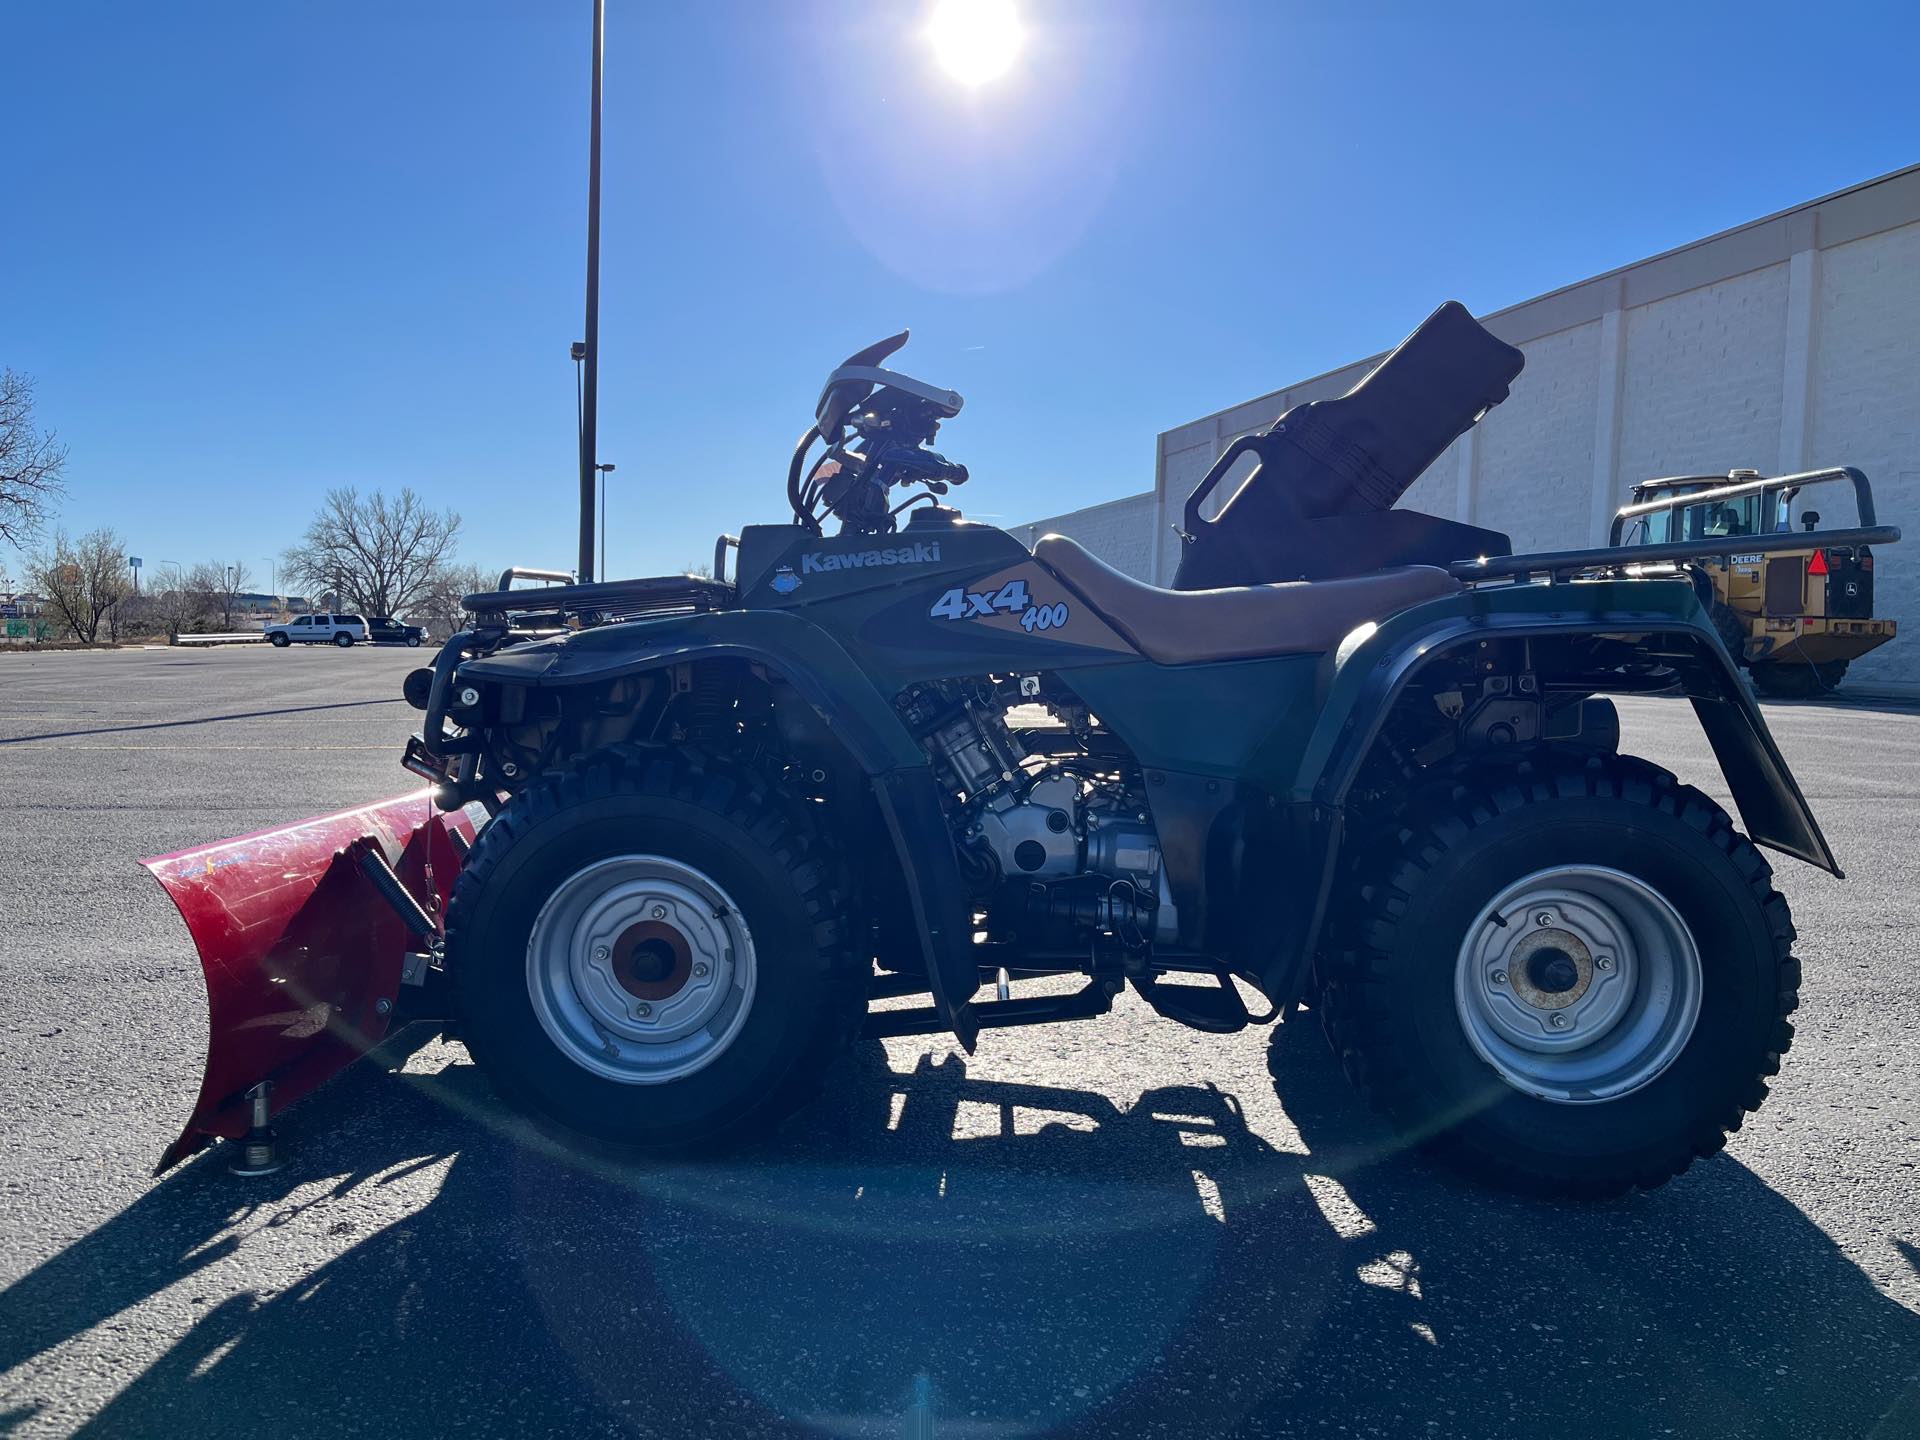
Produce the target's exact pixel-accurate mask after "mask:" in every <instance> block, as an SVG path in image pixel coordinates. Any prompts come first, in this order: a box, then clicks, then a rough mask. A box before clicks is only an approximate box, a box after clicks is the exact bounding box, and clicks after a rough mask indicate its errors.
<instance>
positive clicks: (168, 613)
mask: <svg viewBox="0 0 1920 1440" xmlns="http://www.w3.org/2000/svg"><path fill="white" fill-rule="evenodd" d="M147 601H148V606H149V610H150V613H151V614H152V615H153V618H154V619H155V620H157V621H159V622H160V624H161V625H163V626H165V627H166V632H167V635H168V637H169V638H172V637H174V636H178V635H187V634H191V633H192V632H193V631H195V630H197V629H200V628H201V627H202V623H203V621H204V620H205V618H206V615H207V609H208V605H207V596H206V595H205V593H204V592H202V591H201V590H200V589H198V588H197V587H196V586H194V585H192V584H191V583H189V582H188V581H186V580H184V579H183V580H178V581H175V582H173V583H172V584H169V585H164V586H162V587H161V588H160V589H158V590H149V591H148V592H147Z"/></svg>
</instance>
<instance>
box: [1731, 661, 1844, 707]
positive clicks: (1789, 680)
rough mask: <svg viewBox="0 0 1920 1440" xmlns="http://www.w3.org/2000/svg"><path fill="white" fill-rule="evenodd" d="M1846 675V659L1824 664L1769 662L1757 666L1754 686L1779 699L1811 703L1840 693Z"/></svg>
mask: <svg viewBox="0 0 1920 1440" xmlns="http://www.w3.org/2000/svg"><path fill="white" fill-rule="evenodd" d="M1846 673H1847V662H1846V661H1844V660H1829V661H1827V663H1826V664H1824V665H1814V664H1810V663H1809V662H1807V661H1805V660H1767V661H1764V662H1762V663H1761V664H1758V665H1755V666H1754V667H1753V687H1754V689H1756V690H1758V691H1759V692H1760V693H1761V694H1762V695H1770V696H1772V697H1774V698H1775V699H1777V700H1810V699H1812V698H1813V697H1814V696H1816V695H1825V694H1827V693H1828V692H1829V691H1833V690H1838V689H1839V688H1840V681H1841V680H1842V679H1844V678H1845V676H1846Z"/></svg>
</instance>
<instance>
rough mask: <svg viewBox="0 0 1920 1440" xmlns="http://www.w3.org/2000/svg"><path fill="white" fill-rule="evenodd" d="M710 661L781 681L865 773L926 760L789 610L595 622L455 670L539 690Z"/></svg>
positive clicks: (863, 679) (857, 673) (827, 643)
mask: <svg viewBox="0 0 1920 1440" xmlns="http://www.w3.org/2000/svg"><path fill="white" fill-rule="evenodd" d="M709 659H737V660H750V661H754V662H756V663H758V664H760V665H763V666H765V667H766V668H767V669H768V670H771V671H773V672H774V673H775V674H777V675H779V676H780V677H781V678H782V679H783V680H786V681H787V682H788V683H790V684H791V685H792V686H793V687H794V688H795V689H796V690H798V691H799V692H800V693H801V694H802V695H803V696H805V697H806V700H807V703H808V704H810V705H811V706H813V708H814V710H815V711H817V712H818V713H819V715H820V718H821V719H822V720H823V721H825V722H826V724H827V726H828V728H829V729H831V730H832V731H833V733H834V734H835V735H837V736H838V737H839V738H840V741H841V743H842V744H844V745H845V746H846V747H847V749H848V751H849V752H851V753H852V755H853V757H854V759H855V760H857V761H858V762H859V763H860V765H861V766H862V767H863V768H864V769H865V770H866V771H867V773H868V774H869V775H878V774H880V773H882V772H884V771H887V770H893V769H899V768H901V767H903V766H904V767H912V766H916V765H918V766H924V765H925V764H926V763H927V759H926V755H925V754H924V753H923V752H922V751H921V749H920V747H919V746H918V745H917V744H915V743H914V739H913V737H912V736H911V735H909V734H908V733H907V731H906V727H904V726H903V725H901V723H900V720H899V717H898V716H896V715H895V714H894V711H893V707H892V706H891V705H890V704H888V703H887V700H886V699H885V698H884V697H883V696H882V695H881V694H880V692H879V691H878V690H876V689H875V688H874V686H873V682H872V681H871V680H869V679H868V678H867V675H866V672H865V671H863V670H861V668H860V667H859V666H858V665H856V664H855V663H854V662H853V659H852V657H851V656H849V655H848V654H847V652H846V651H845V650H844V649H842V648H841V646H840V643H839V642H838V641H837V640H835V639H834V638H833V637H832V636H831V635H829V634H828V633H827V632H826V631H824V630H822V629H821V628H820V627H819V626H818V625H815V624H813V623H812V622H811V621H809V620H806V619H803V618H802V617H801V616H799V615H796V614H794V613H792V612H791V611H785V610H714V611H709V612H707V613H705V614H700V615H674V616H666V617H662V618H658V619H649V620H627V621H622V622H620V623H618V624H613V625H598V626H595V627H594V628H592V629H591V630H581V631H577V632H575V633H573V634H569V635H558V636H554V637H553V638H551V639H546V640H531V641H528V642H526V643H525V644H522V645H515V646H513V647H512V648H510V649H506V650H501V651H498V652H496V653H495V654H492V655H488V656H486V657H485V658H483V659H479V660H469V661H467V662H466V663H465V664H464V665H462V666H460V668H459V672H458V673H459V675H460V676H461V678H463V679H466V678H471V679H477V680H487V681H492V682H494V683H496V684H502V685H525V686H531V687H534V688H538V689H546V688H549V687H560V686H572V685H595V684H600V683H603V682H605V681H608V680H617V679H620V678H621V677H623V676H627V675H638V674H642V673H644V672H645V671H648V670H658V669H661V668H663V667H664V666H668V665H680V664H684V663H686V662H688V661H693V660H709Z"/></svg>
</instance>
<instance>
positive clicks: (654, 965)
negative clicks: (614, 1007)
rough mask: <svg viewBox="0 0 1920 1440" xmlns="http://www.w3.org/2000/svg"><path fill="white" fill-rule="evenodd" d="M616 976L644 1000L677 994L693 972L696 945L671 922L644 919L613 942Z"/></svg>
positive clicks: (631, 991)
mask: <svg viewBox="0 0 1920 1440" xmlns="http://www.w3.org/2000/svg"><path fill="white" fill-rule="evenodd" d="M611 958H612V961H613V978H614V980H615V981H616V982H617V983H618V984H619V986H620V988H621V989H622V990H625V991H626V992H627V993H628V994H629V995H632V996H634V997H635V998H636V999H640V1000H665V999H667V998H668V997H669V996H672V995H677V994H678V993H679V992H680V990H681V989H682V988H683V987H684V986H685V985H686V983H687V981H688V980H689V979H690V978H692V975H693V948H692V946H691V945H690V944H689V943H688V941H687V937H686V936H685V935H682V934H681V933H680V932H679V931H678V930H676V929H674V928H673V927H672V926H671V925H666V924H663V923H661V922H660V921H658V920H644V921H642V922H641V923H640V924H638V925H630V926H628V927H627V928H626V929H625V930H622V931H621V932H620V938H619V939H617V940H615V941H614V942H613V955H612V957H611Z"/></svg>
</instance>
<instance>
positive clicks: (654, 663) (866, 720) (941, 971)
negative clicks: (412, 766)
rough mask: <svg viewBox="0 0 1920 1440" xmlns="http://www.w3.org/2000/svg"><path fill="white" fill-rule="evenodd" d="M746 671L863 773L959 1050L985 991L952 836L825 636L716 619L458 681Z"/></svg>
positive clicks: (788, 626) (564, 650)
mask: <svg viewBox="0 0 1920 1440" xmlns="http://www.w3.org/2000/svg"><path fill="white" fill-rule="evenodd" d="M701 660H746V661H750V662H752V663H754V664H756V665H759V666H761V667H762V668H764V669H765V670H767V671H768V672H769V673H771V674H774V675H777V676H779V677H780V678H781V679H782V680H784V681H786V682H787V683H788V684H790V685H792V686H793V687H794V689H795V690H796V691H798V692H799V693H800V695H801V696H802V697H804V698H805V700H806V701H807V703H808V704H809V705H810V706H811V707H812V708H813V710H814V712H815V713H816V714H818V715H819V717H820V719H821V721H822V723H824V724H825V725H826V727H827V729H828V731H829V733H831V734H832V735H834V736H835V737H836V738H837V739H838V740H839V741H840V743H841V744H842V745H843V746H844V747H845V748H846V751H847V753H848V754H849V755H850V756H852V758H853V760H854V762H855V763H856V764H858V765H859V766H860V767H861V769H862V770H863V771H864V772H865V773H866V776H867V780H868V783H869V785H870V786H871V787H872V789H873V793H874V796H875V798H876V800H877V801H878V802H879V805H880V812H881V814H882V815H883V816H885V818H886V822H887V829H888V832H889V834H890V835H891V837H892V839H893V842H894V848H895V850H896V852H897V853H898V855H899V857H900V868H901V872H902V873H903V875H904V876H905V878H906V885H907V893H908V896H909V898H910V900H911V901H912V904H913V908H914V914H915V918H916V920H917V921H918V922H919V931H920V944H921V949H922V952H923V954H924V957H925V959H926V964H927V975H928V979H929V983H930V985H931V988H932V991H933V999H934V1004H935V1005H936V1006H937V1007H938V1008H939V1010H940V1012H941V1014H942V1016H943V1017H944V1018H945V1019H946V1020H947V1022H948V1024H950V1025H951V1026H952V1027H953V1031H954V1033H955V1035H957V1036H958V1037H959V1039H960V1041H961V1043H962V1044H963V1045H965V1046H967V1047H968V1048H969V1049H971V1048H972V1045H973V1042H974V1038H975V1032H976V1028H977V1027H976V1026H975V1023H974V1016H973V1011H972V1008H971V1006H970V1005H969V1004H968V1000H969V998H970V997H971V996H972V995H973V992H974V991H975V989H977V988H978V984H979V976H980V971H979V964H978V962H977V961H976V960H975V958H974V956H973V953H972V934H971V929H972V927H971V925H970V924H969V921H970V919H971V916H970V914H969V913H968V910H967V907H966V890H965V886H964V885H963V883H962V881H961V878H960V862H959V858H958V857H957V856H956V855H955V854H954V849H953V836H952V834H951V832H950V831H949V830H948V828H947V824H946V818H945V815H944V813H943V812H942V810H941V807H940V801H939V791H938V787H937V786H936V784H935V782H934V778H933V771H932V769H931V768H930V767H929V766H928V764H927V757H926V752H925V751H923V750H922V749H921V748H920V745H919V743H918V742H917V741H915V740H914V738H913V736H912V735H910V734H909V733H908V732H907V729H906V727H905V726H904V725H902V724H901V723H900V719H899V716H898V715H897V714H896V713H895V712H894V709H893V706H892V705H891V704H890V703H889V701H888V699H887V697H885V696H883V695H882V694H881V693H880V692H879V690H877V689H876V688H875V687H874V684H873V682H872V681H871V680H870V679H868V677H867V674H866V672H865V671H864V670H862V669H861V668H860V667H859V666H858V665H857V664H855V663H854V661H853V659H852V657H850V656H849V655H848V654H847V652H846V651H845V650H844V649H842V648H841V646H840V644H839V642H837V641H836V640H835V639H834V638H833V637H832V636H831V635H829V634H828V633H827V632H826V631H824V630H822V629H821V628H820V627H819V626H817V625H815V624H813V623H812V622H811V621H809V620H806V619H804V618H802V617H801V616H799V615H796V614H794V613H792V612H790V611H782V610H717V611H711V612H708V613H705V614H699V615H687V616H675V617H672V618H668V619H660V620H638V621H630V622H627V623H625V624H620V625H604V626H598V627H595V628H594V629H590V630H583V631H580V632H578V633H577V634H572V635H567V636H565V637H557V638H555V639H552V640H541V641H534V642H530V643H528V644H524V645H517V646H514V647H513V648H511V649H508V650H502V651H500V652H498V653H497V654H494V655H490V656H487V657H486V658H485V659H482V660H470V661H468V662H467V663H466V664H464V665H462V666H461V667H460V669H459V677H460V679H461V680H463V681H466V680H478V681H482V682H485V683H491V684H496V685H521V686H527V687H531V688H535V689H549V688H562V687H568V686H576V685H597V684H604V683H606V682H608V681H612V680H617V679H622V678H624V677H627V676H630V675H639V674H644V673H645V672H647V671H649V670H659V669H663V668H665V667H667V666H669V665H682V664H687V663H689V662H695V661H701Z"/></svg>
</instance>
